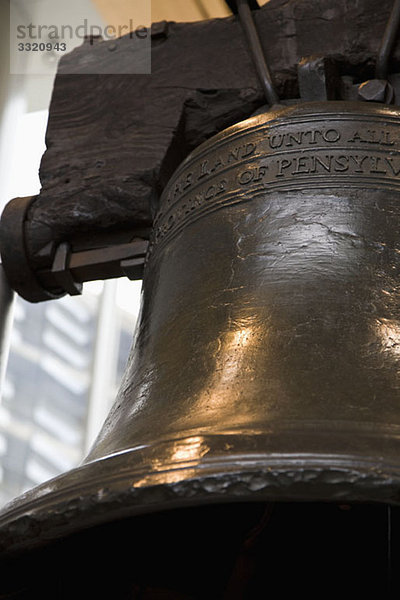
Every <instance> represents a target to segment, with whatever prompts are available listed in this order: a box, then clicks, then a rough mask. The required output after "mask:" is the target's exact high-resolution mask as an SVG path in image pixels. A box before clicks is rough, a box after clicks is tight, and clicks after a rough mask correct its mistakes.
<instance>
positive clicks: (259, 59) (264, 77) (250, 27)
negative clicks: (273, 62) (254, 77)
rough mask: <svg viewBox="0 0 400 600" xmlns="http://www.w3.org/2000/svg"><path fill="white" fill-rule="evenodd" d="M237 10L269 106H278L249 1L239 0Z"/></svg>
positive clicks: (277, 99)
mask: <svg viewBox="0 0 400 600" xmlns="http://www.w3.org/2000/svg"><path fill="white" fill-rule="evenodd" d="M237 8H238V13H239V17H240V20H241V23H242V27H243V29H244V32H245V35H246V37H247V41H248V43H249V46H250V49H251V53H252V57H253V61H254V64H255V67H256V69H257V73H258V76H259V78H260V81H261V85H262V87H263V90H264V93H265V97H266V98H267V102H268V104H276V103H277V102H278V101H279V98H278V95H277V93H276V91H275V89H274V86H273V83H272V78H271V74H270V72H269V69H268V65H267V63H266V60H265V56H264V52H263V49H262V46H261V42H260V38H259V37H258V33H257V29H256V26H255V23H254V20H253V15H252V12H251V10H250V6H249V4H248V1H247V0H237Z"/></svg>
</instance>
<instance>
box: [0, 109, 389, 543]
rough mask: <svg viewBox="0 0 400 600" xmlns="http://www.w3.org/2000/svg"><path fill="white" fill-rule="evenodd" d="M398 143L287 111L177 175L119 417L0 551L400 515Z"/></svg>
mask: <svg viewBox="0 0 400 600" xmlns="http://www.w3.org/2000/svg"><path fill="white" fill-rule="evenodd" d="M399 123H400V112H399V110H398V109H397V108H392V107H389V106H385V105H371V104H360V103H344V102H338V103H336V102H327V103H309V104H303V105H298V106H293V107H286V108H277V109H276V110H273V111H271V112H269V113H267V114H263V115H260V116H257V117H254V118H252V119H250V120H247V121H245V122H242V123H239V124H237V125H236V126H234V127H231V128H229V129H227V130H226V131H224V132H222V133H220V134H218V135H217V136H216V137H214V138H212V139H211V140H209V141H208V142H206V143H205V144H203V145H202V146H200V147H199V148H198V149H197V150H196V151H195V152H193V153H192V155H191V156H190V157H188V158H187V159H186V160H185V161H184V163H183V164H182V165H181V167H180V168H179V169H178V171H177V172H176V173H175V175H174V177H173V178H172V179H171V181H170V183H169V185H168V186H167V188H166V190H165V192H164V194H163V197H162V201H161V206H160V210H159V213H158V215H157V217H156V220H155V225H154V230H153V238H152V241H151V244H150V250H149V253H148V258H147V265H146V269H145V277H144V287H143V306H142V313H141V318H140V321H139V324H138V328H137V332H136V341H135V344H134V349H133V352H132V356H131V360H130V362H129V365H128V368H127V371H126V374H125V377H124V381H123V382H122V385H121V389H120V392H119V395H118V398H117V400H116V403H115V406H114V408H113V410H112V411H111V414H110V416H109V417H108V420H107V422H106V424H105V425H104V428H103V430H102V432H101V433H100V435H99V437H98V439H97V441H96V443H95V445H94V447H93V449H92V450H91V452H90V454H89V456H88V457H87V459H86V461H85V463H84V464H83V465H82V466H81V467H79V468H78V469H75V470H73V471H71V472H70V473H67V474H66V475H62V476H61V477H58V478H57V479H55V480H53V481H51V482H48V483H46V484H44V485H43V486H40V487H38V488H36V489H35V490H33V491H30V492H28V493H27V494H26V495H24V496H23V497H22V498H20V499H18V500H17V501H15V502H14V503H12V504H11V506H9V507H8V509H7V510H6V511H5V512H3V514H2V517H1V520H0V531H1V545H2V547H3V549H4V548H5V547H7V548H8V549H12V548H14V547H15V548H18V547H23V548H25V549H26V548H28V547H34V546H36V545H40V544H42V543H44V542H45V541H46V542H48V541H49V540H51V539H52V538H56V537H57V536H59V535H63V534H66V533H71V532H73V531H76V530H79V529H80V528H86V527H88V526H92V525H94V524H98V523H104V522H108V521H111V520H113V519H114V518H121V517H124V516H128V515H134V514H138V513H143V512H151V511H154V510H161V509H165V508H171V507H174V506H177V505H178V506H181V507H184V506H188V505H198V504H203V503H204V502H207V503H214V502H220V501H222V500H223V501H225V502H231V501H237V500H241V501H249V500H251V501H255V500H262V501H272V500H292V501H293V500H298V501H302V500H319V501H322V500H324V501H325V500H329V501H332V502H354V501H361V500H362V501H368V502H372V501H374V502H375V501H376V502H390V503H394V504H396V503H398V502H399V500H400V493H399V492H400V465H399V461H398V456H399V450H400V448H399V432H400V407H399V384H400V381H399V372H400V352H399V347H400V313H399V311H400V309H399V302H398V295H399V285H400V280H399V277H400V272H399V270H400V241H399V236H398V231H399V227H400V205H399V201H398V198H399V196H398V193H399V191H400V184H399V177H398V175H399V173H400V134H399V130H400V128H399Z"/></svg>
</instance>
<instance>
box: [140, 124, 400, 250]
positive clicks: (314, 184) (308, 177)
mask: <svg viewBox="0 0 400 600" xmlns="http://www.w3.org/2000/svg"><path fill="white" fill-rule="evenodd" d="M399 116H400V114H399ZM353 117H354V118H353ZM308 121H309V122H308ZM304 122H305V123H304ZM304 122H303V124H300V123H297V122H295V121H293V120H291V119H290V117H288V118H281V119H277V120H276V121H272V122H268V120H266V122H265V123H261V124H259V125H257V126H256V127H250V128H249V129H248V130H246V129H243V130H242V129H240V128H238V129H237V130H235V131H234V132H233V133H232V134H231V135H229V130H228V135H227V136H224V135H221V136H219V137H218V136H217V137H216V138H215V139H214V140H210V142H209V143H208V145H207V143H206V144H205V145H204V146H203V147H200V148H199V150H198V151H195V152H194V153H193V155H192V156H191V157H189V159H187V160H186V161H185V163H184V164H183V165H182V167H181V169H180V170H178V172H177V174H176V175H175V176H174V178H173V180H172V181H171V182H170V184H169V185H168V186H167V189H166V190H165V191H164V194H163V197H162V202H161V207H160V210H159V212H158V214H157V217H156V219H155V222H154V228H153V240H152V243H151V246H154V244H155V243H157V242H158V241H160V240H162V239H164V238H166V237H168V236H170V235H171V234H172V233H173V232H174V231H177V230H178V229H179V228H180V227H183V226H184V225H186V224H187V223H189V222H190V221H191V220H192V219H193V218H194V217H195V216H196V215H197V216H199V215H204V214H206V213H207V212H209V211H210V210H215V208H220V207H221V206H225V205H229V204H232V203H235V202H245V201H248V200H251V198H252V197H254V193H255V192H257V193H259V192H260V191H263V190H265V192H266V193H269V192H271V191H274V190H282V191H285V190H290V189H293V188H294V189H296V188H297V189H305V190H307V189H318V188H319V187H329V186H337V185H339V186H340V187H343V186H346V185H349V186H351V185H353V186H357V187H366V188H367V187H369V186H371V184H372V185H379V187H384V186H388V187H390V189H392V190H393V189H396V190H398V191H399V192H400V137H399V133H398V131H399V130H400V128H399V124H400V120H398V119H397V115H396V119H393V118H392V119H391V120H389V119H386V118H385V117H382V116H380V115H377V116H375V118H374V120H371V119H369V118H367V117H362V116H361V115H359V114H357V113H356V114H355V116H354V114H349V116H346V115H345V116H338V117H335V116H332V115H329V118H328V117H324V115H323V114H322V115H312V114H311V115H310V119H309V120H307V118H304Z"/></svg>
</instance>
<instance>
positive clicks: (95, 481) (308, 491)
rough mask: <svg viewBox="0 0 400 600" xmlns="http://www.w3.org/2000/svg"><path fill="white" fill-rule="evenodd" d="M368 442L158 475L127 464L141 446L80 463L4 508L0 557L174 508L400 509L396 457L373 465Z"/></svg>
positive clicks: (228, 459) (233, 458) (229, 459)
mask: <svg viewBox="0 0 400 600" xmlns="http://www.w3.org/2000/svg"><path fill="white" fill-rule="evenodd" d="M288 435H290V434H288ZM206 437H207V438H211V437H212V436H206ZM223 437H224V438H226V437H227V436H223ZM228 437H229V436H228ZM249 437H250V436H249ZM261 437H263V438H264V439H265V436H261ZM280 437H281V436H280ZM315 437H316V438H317V437H318V436H315ZM371 439H372V438H368V436H365V437H364V438H363V439H362V443H361V444H360V448H359V451H358V452H355V451H352V452H351V453H347V454H346V453H345V452H344V451H342V452H340V451H336V452H333V451H331V452H329V449H328V451H327V452H300V451H297V452H294V451H292V452H285V453H283V452H264V453H262V452H260V450H258V451H257V450H256V449H254V451H253V452H247V453H245V452H242V453H241V454H240V453H238V452H237V453H230V454H229V455H225V456H224V457H220V458H219V459H217V458H215V457H213V458H212V459H208V460H207V458H204V457H203V458H202V459H201V460H200V461H194V462H195V463H196V464H193V461H192V463H191V464H190V463H189V462H188V461H187V462H186V463H185V464H181V465H180V466H177V465H174V466H171V465H169V466H168V465H166V467H165V468H164V469H163V470H162V471H156V472H155V473H154V472H153V473H150V469H149V465H146V468H145V469H143V468H141V469H138V468H136V471H135V469H134V468H132V465H130V464H129V462H130V461H132V460H133V462H137V454H138V452H140V451H142V449H143V448H142V447H140V448H131V449H128V450H125V451H122V452H119V453H116V454H113V455H110V456H106V457H103V458H100V459H97V460H93V461H91V462H87V463H85V464H82V465H80V466H78V467H76V468H75V469H72V470H71V471H68V472H67V473H63V474H62V475H59V476H57V477H55V478H54V479H52V480H50V481H47V482H45V483H44V484H41V485H39V486H37V487H35V488H33V489H32V490H30V491H28V492H26V493H25V494H23V495H22V496H19V497H18V498H16V499H15V500H13V501H11V502H10V503H9V504H8V505H6V506H5V507H4V508H3V510H2V514H0V556H4V555H6V554H7V555H13V554H20V553H24V552H26V551H28V550H29V551H30V550H33V549H36V548H40V547H43V546H47V545H49V544H51V543H52V542H55V541H57V540H58V539H60V538H64V537H68V536H69V535H71V534H74V533H77V532H79V531H81V530H84V529H90V528H92V527H96V526H99V525H105V524H107V523H110V522H112V521H120V520H123V519H126V518H130V517H135V516H140V515H145V514H151V513H156V512H162V511H167V510H171V509H176V508H184V507H196V506H204V505H211V504H220V503H229V504H231V503H238V502H260V501H261V502H331V503H354V502H356V503H359V502H363V503H385V504H391V505H400V464H399V462H398V461H396V460H395V459H396V453H395V452H393V453H390V454H391V457H392V459H390V456H389V454H388V453H386V456H384V455H381V456H380V458H379V459H378V458H377V449H376V447H375V448H374V447H371V448H370V452H369V453H368V454H366V453H365V444H368V445H370V444H371ZM375 439H377V436H376V438H375ZM207 441H211V440H210V439H207ZM248 441H249V440H248ZM253 441H254V440H253ZM259 441H260V440H259ZM313 441H314V442H315V441H316V440H313ZM359 441H360V437H358V442H359ZM390 441H391V442H393V438H392V439H391V440H390ZM396 441H397V440H396ZM219 442H221V440H218V443H219ZM399 442H400V440H399V441H397V443H399ZM174 443H176V441H175V442H174ZM224 443H229V441H228V440H227V439H225V440H224ZM362 446H364V453H362ZM299 449H300V448H299ZM397 455H398V453H397ZM121 464H124V465H125V469H122V471H121V468H120V465H121ZM146 469H147V471H146ZM93 470H94V475H93ZM90 471H92V475H90ZM146 472H147V473H149V475H148V478H147V481H146V480H143V474H144V473H146ZM113 473H114V475H113ZM115 474H116V475H115ZM157 476H159V477H161V480H160V481H158V482H157V480H156V478H157ZM140 477H142V482H140ZM68 483H69V484H68Z"/></svg>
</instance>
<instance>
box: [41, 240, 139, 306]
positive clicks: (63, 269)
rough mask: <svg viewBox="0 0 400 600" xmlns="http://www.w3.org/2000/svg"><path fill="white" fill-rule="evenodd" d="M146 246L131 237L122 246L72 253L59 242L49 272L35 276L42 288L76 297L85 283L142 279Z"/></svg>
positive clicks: (65, 244) (114, 245)
mask: <svg viewBox="0 0 400 600" xmlns="http://www.w3.org/2000/svg"><path fill="white" fill-rule="evenodd" d="M148 245H149V242H148V241H147V240H143V239H141V238H134V239H133V240H132V241H131V242H128V243H125V244H113V245H109V246H103V247H101V248H94V249H89V250H82V251H78V252H73V251H72V250H71V247H70V245H69V244H68V243H66V242H63V243H62V244H60V245H59V246H58V248H57V250H56V253H55V257H54V260H53V265H52V267H51V269H46V270H42V271H38V277H39V278H40V280H41V281H42V282H43V285H44V286H45V287H46V288H50V289H51V288H54V287H57V288H61V289H62V290H63V291H64V292H66V293H67V294H70V295H71V296H76V295H78V294H80V293H81V292H82V284H83V283H84V282H86V281H95V280H99V279H102V280H103V279H113V278H117V277H125V276H126V277H128V278H129V279H131V280H135V279H142V277H143V267H144V262H145V258H146V252H147V248H148Z"/></svg>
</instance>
